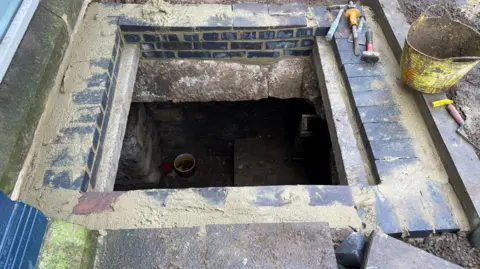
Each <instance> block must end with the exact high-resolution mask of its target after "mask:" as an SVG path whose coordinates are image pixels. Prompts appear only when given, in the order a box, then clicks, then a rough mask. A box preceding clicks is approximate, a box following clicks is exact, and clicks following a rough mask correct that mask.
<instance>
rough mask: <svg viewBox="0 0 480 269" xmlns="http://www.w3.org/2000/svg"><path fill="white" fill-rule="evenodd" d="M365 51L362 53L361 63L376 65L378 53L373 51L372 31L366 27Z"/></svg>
mask: <svg viewBox="0 0 480 269" xmlns="http://www.w3.org/2000/svg"><path fill="white" fill-rule="evenodd" d="M365 38H366V43H367V50H366V51H363V52H362V61H364V62H366V63H378V61H379V60H380V53H379V52H377V51H374V50H373V31H372V28H370V27H368V29H367V32H366V33H365Z"/></svg>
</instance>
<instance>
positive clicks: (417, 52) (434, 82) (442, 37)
mask: <svg viewBox="0 0 480 269" xmlns="http://www.w3.org/2000/svg"><path fill="white" fill-rule="evenodd" d="M432 7H440V8H442V9H443V10H444V12H445V14H444V16H445V15H448V16H449V18H443V17H428V16H427V12H428V11H429V10H430V9H431V8H432ZM479 62H480V33H479V32H477V31H476V30H475V29H474V28H472V27H470V26H468V25H466V24H463V23H461V22H458V21H454V20H452V17H451V15H450V13H449V12H448V11H447V10H446V9H445V8H444V7H441V6H438V5H433V6H430V7H428V8H427V9H426V10H425V12H424V13H423V14H422V15H421V16H420V17H419V18H418V20H417V21H416V22H415V23H414V24H413V25H412V27H410V30H408V34H407V38H406V40H405V47H404V49H403V53H402V60H401V63H400V67H401V72H402V79H403V81H404V82H405V83H406V84H407V85H408V86H410V87H411V88H412V89H414V90H417V91H419V92H423V93H429V94H435V93H441V92H445V91H447V90H448V89H449V88H450V87H452V86H453V85H455V83H457V81H458V80H460V79H461V78H462V77H463V76H465V75H466V74H467V73H468V72H469V71H470V70H471V69H472V68H474V67H475V66H476V65H477V64H478V63H479Z"/></svg>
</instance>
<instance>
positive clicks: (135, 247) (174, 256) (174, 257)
mask: <svg viewBox="0 0 480 269" xmlns="http://www.w3.org/2000/svg"><path fill="white" fill-rule="evenodd" d="M205 240H206V238H205V233H204V232H201V230H200V228H199V227H195V228H174V229H141V230H128V229H126V230H107V231H106V235H105V236H103V238H102V240H101V241H100V242H102V243H100V245H99V247H98V249H99V250H98V251H97V257H99V261H98V268H104V269H109V268H112V269H114V268H115V269H116V268H192V269H195V268H198V269H201V268H205V267H204V260H203V253H204V251H205Z"/></svg>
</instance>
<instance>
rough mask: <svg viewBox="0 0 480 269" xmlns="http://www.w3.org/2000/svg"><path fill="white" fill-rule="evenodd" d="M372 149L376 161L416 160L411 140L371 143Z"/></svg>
mask: <svg viewBox="0 0 480 269" xmlns="http://www.w3.org/2000/svg"><path fill="white" fill-rule="evenodd" d="M370 148H371V150H372V154H373V158H374V159H375V160H385V159H392V158H393V159H396V158H399V159H408V158H416V154H415V151H414V149H413V145H412V140H410V139H395V140H378V141H370Z"/></svg>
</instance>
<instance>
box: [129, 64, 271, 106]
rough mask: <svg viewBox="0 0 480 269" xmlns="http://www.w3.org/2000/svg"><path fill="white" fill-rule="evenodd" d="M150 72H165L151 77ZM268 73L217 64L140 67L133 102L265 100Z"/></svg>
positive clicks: (255, 67) (256, 68)
mask: <svg viewBox="0 0 480 269" xmlns="http://www.w3.org/2000/svg"><path fill="white" fill-rule="evenodd" d="M152 70H164V72H157V73H155V75H154V76H151V75H150V74H152ZM266 71H267V69H266V67H263V66H260V65H244V64H238V63H226V62H216V61H201V62H200V61H199V62H196V63H194V64H193V63H192V61H188V60H178V61H173V62H172V61H148V62H147V61H144V62H141V63H140V66H139V69H138V73H137V80H136V82H135V91H134V93H133V101H134V102H166V101H174V102H208V101H242V100H258V99H263V98H268V82H267V72H266Z"/></svg>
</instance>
